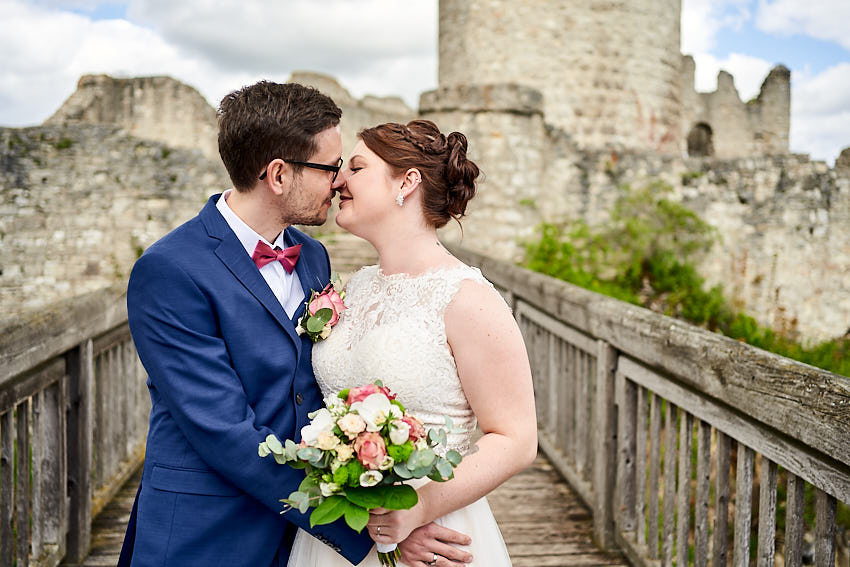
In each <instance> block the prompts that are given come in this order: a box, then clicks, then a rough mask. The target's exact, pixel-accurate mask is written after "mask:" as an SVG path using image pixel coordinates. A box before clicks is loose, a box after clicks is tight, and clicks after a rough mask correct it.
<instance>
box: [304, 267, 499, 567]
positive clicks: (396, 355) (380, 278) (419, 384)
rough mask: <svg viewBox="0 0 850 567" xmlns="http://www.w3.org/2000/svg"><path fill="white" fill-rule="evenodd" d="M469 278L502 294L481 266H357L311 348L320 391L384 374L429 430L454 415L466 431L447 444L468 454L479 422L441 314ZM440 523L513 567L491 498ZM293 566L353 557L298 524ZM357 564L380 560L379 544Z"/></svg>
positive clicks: (481, 556) (481, 560)
mask: <svg viewBox="0 0 850 567" xmlns="http://www.w3.org/2000/svg"><path fill="white" fill-rule="evenodd" d="M464 280H472V281H475V282H478V283H480V284H482V285H483V286H486V287H487V288H489V290H488V292H492V293H496V292H495V290H493V286H492V284H491V283H490V282H489V281H487V280H486V279H485V278H484V276H483V275H481V272H480V271H479V270H478V269H477V268H471V267H469V266H466V265H456V266H449V267H444V268H438V269H435V270H433V271H429V272H425V273H424V274H420V275H415V276H411V275H407V274H392V275H384V274H383V272H381V270H380V268H378V266H367V267H365V268H362V269H361V270H360V271H359V272H357V273H355V274H354V275H353V276H352V277H351V280H350V281H349V282H348V285H347V286H346V294H347V295H346V298H345V303H346V305H347V306H348V309H347V310H346V311H344V312H343V313H342V316H341V317H340V320H339V323H337V325H336V326H335V327H334V329H333V331H332V332H331V334H330V336H329V337H328V338H327V339H325V340H324V341H321V342H319V343H317V344H316V345H315V346H314V347H313V370H314V372H315V375H316V381H317V382H318V383H319V387H320V388H321V389H322V393H323V394H324V395H325V396H328V395H331V394H334V393H336V392H338V391H340V390H342V389H344V388H349V387H353V386H362V385H364V384H368V383H372V382H374V381H375V380H381V381H382V382H383V383H384V385H385V386H387V387H388V388H389V389H390V390H392V391H393V392H394V393H395V394H397V397H398V400H399V401H400V402H401V403H403V404H404V406H405V407H406V408H407V411H408V412H410V413H411V414H412V415H415V416H416V417H418V418H419V419H421V420H422V422H423V423H424V425H425V427H426V429H427V428H432V427H444V426H445V420H444V418H443V416H445V415H448V416H450V417H451V418H452V421H453V422H454V426H455V428H456V429H459V430H462V432H461V433H455V434H450V435H449V436H448V445H447V449H454V450H456V451H458V452H460V453H461V454H462V455H466V454H467V453H469V450H470V447H471V446H472V435H473V432H474V431H475V428H476V426H477V421H476V418H475V415H474V414H473V412H472V409H471V408H470V407H469V402H468V401H467V399H466V396H465V395H464V393H463V388H462V387H461V383H460V379H459V378H458V374H457V367H456V366H455V360H454V358H453V357H452V354H451V350H450V349H449V345H448V342H447V340H446V330H445V324H444V321H443V315H444V313H445V310H446V307H448V305H449V303H450V302H451V300H452V298H453V297H454V295H455V294H456V293H457V291H458V289H459V288H460V285H461V283H462V282H463V281H464ZM490 290H492V291H490ZM505 309H508V307H507V305H506V306H505ZM425 482H430V481H428V480H427V479H425ZM420 485H421V481H420ZM436 523H438V524H440V525H443V526H446V527H448V528H451V529H453V530H456V531H459V532H462V533H465V534H467V535H469V536H470V537H471V538H472V544H471V545H470V546H469V547H466V548H464V549H466V550H467V551H469V552H470V553H472V556H473V558H474V559H473V563H472V564H473V565H479V566H487V567H501V566H504V567H510V565H511V561H510V558H509V557H508V551H507V548H506V547H505V543H504V541H503V539H502V535H501V533H500V532H499V527H498V525H496V520H495V519H494V518H493V513H492V512H491V511H490V506H489V505H488V504H487V500H486V498H481V499H480V500H477V501H476V502H473V503H472V504H470V505H468V506H466V507H464V508H461V509H460V510H456V511H454V512H451V513H449V514H447V515H445V516H443V517H442V518H439V519H437V520H436ZM288 565H289V567H295V566H297V567H312V566H316V567H318V566H322V567H328V566H330V567H333V566H341V567H342V566H348V565H351V564H350V563H349V562H348V561H346V560H345V559H344V558H343V557H342V556H340V555H338V554H337V553H336V552H334V551H333V550H332V549H330V548H329V547H327V546H326V545H324V544H323V543H321V542H319V541H318V540H316V539H315V538H313V537H312V536H310V534H308V533H307V532H305V531H303V530H299V531H298V535H297V536H296V538H295V543H294V545H293V548H292V553H291V554H290V559H289V564H288ZM359 565H360V567H373V566H374V567H378V566H379V565H380V563H379V562H378V556H377V553H376V551H375V548H374V547H373V548H372V551H371V552H370V553H369V555H368V556H367V557H366V559H365V560H363V561H362V562H361V563H360V564H359Z"/></svg>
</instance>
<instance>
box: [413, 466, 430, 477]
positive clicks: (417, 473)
mask: <svg viewBox="0 0 850 567" xmlns="http://www.w3.org/2000/svg"><path fill="white" fill-rule="evenodd" d="M432 468H433V467H432V466H431V465H428V466H427V467H419V468H418V469H413V470H412V471H410V473H411V474H412V475H413V476H414V477H415V478H422V477H424V476H428V474H429V473H430V472H431V469H432Z"/></svg>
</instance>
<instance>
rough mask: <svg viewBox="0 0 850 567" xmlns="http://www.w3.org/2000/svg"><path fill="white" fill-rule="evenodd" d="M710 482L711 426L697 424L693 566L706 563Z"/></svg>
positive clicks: (703, 565) (701, 565) (702, 422)
mask: <svg viewBox="0 0 850 567" xmlns="http://www.w3.org/2000/svg"><path fill="white" fill-rule="evenodd" d="M710 483H711V426H710V425H709V424H707V423H706V422H704V421H702V420H700V421H699V423H698V425H697V474H696V498H695V501H694V502H695V503H694V567H707V565H708V508H709V501H710Z"/></svg>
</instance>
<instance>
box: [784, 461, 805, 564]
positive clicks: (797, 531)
mask: <svg viewBox="0 0 850 567" xmlns="http://www.w3.org/2000/svg"><path fill="white" fill-rule="evenodd" d="M805 485H806V482H805V481H804V480H803V479H802V478H800V477H798V476H796V475H794V474H792V473H788V487H787V490H786V493H787V496H786V501H785V567H801V566H802V565H803V532H804V530H805V526H804V525H803V518H804V513H805V490H804V489H805Z"/></svg>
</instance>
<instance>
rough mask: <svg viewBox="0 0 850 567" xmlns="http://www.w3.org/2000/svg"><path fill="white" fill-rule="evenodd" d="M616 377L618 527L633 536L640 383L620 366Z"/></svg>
mask: <svg viewBox="0 0 850 567" xmlns="http://www.w3.org/2000/svg"><path fill="white" fill-rule="evenodd" d="M616 380H617V427H618V431H619V432H618V434H617V442H618V446H617V494H618V498H617V518H616V523H617V530H618V531H619V532H620V533H621V534H623V535H624V536H625V537H628V538H633V537H634V531H635V527H636V526H635V523H636V519H635V419H636V407H635V406H636V404H637V387H636V386H635V384H634V382H632V381H631V380H629V379H628V378H627V377H626V375H625V374H623V373H621V372H620V371H619V370H618V371H617V373H616Z"/></svg>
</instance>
